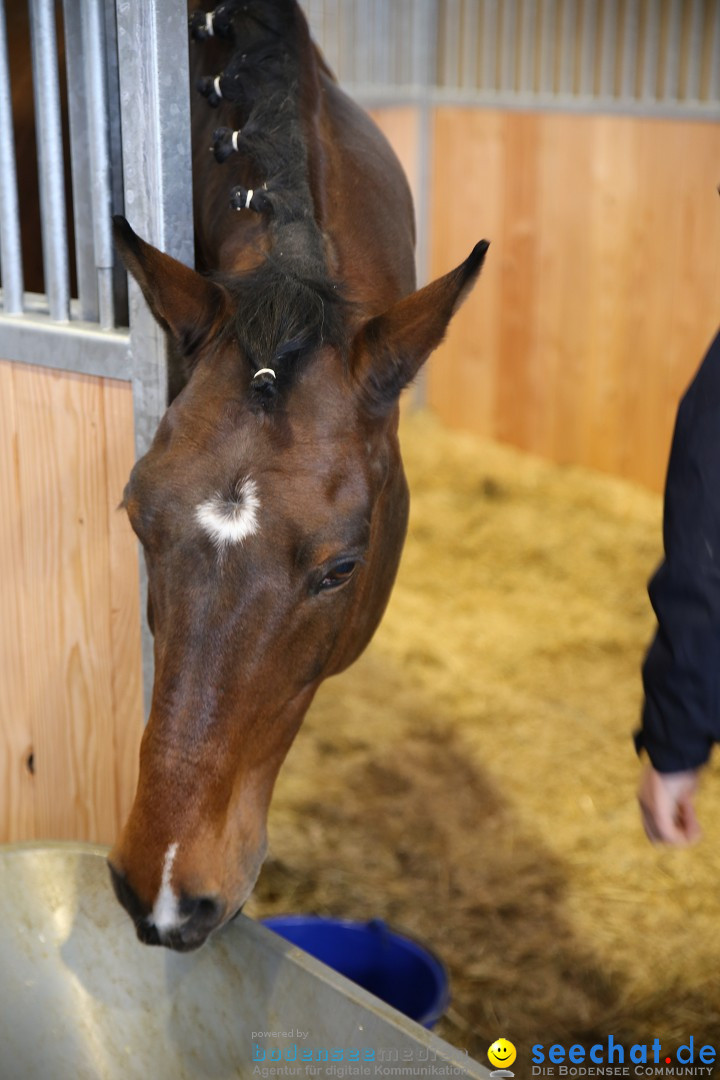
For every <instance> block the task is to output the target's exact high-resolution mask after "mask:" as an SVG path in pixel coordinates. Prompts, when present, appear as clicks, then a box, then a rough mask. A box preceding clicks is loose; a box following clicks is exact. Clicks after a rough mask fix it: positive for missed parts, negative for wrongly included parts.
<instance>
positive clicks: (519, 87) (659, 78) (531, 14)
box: [305, 0, 720, 116]
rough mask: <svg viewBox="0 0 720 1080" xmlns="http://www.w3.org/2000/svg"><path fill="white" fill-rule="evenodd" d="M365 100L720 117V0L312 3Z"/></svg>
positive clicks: (335, 62) (316, 23)
mask: <svg viewBox="0 0 720 1080" xmlns="http://www.w3.org/2000/svg"><path fill="white" fill-rule="evenodd" d="M305 7H306V10H307V12H308V15H309V18H310V22H311V25H312V28H313V31H314V33H315V35H316V38H317V40H318V41H319V42H320V43H321V46H322V48H323V50H324V52H325V55H326V57H327V59H328V61H329V63H330V65H331V67H333V68H334V70H335V71H336V72H337V74H338V76H339V78H340V80H341V82H343V83H344V84H346V85H347V86H348V88H350V89H352V90H353V92H354V93H356V94H358V95H359V96H362V97H363V98H365V99H366V100H375V101H377V100H381V99H383V98H386V99H391V100H392V99H397V98H405V99H408V98H413V97H416V98H417V97H429V98H430V99H431V100H433V101H445V102H457V101H468V102H476V103H481V102H486V103H490V104H494V105H497V104H507V105H516V106H522V107H528V106H533V105H534V106H535V107H539V108H547V107H548V106H555V107H561V108H563V109H568V108H582V109H590V110H600V111H607V110H609V109H610V110H612V111H616V110H622V111H631V112H634V111H638V110H640V111H647V112H654V113H660V114H663V115H676V114H677V113H679V112H680V113H686V114H688V115H693V116H698V115H711V116H720V0H393V2H392V3H388V2H387V0H309V2H308V3H306V5H305Z"/></svg>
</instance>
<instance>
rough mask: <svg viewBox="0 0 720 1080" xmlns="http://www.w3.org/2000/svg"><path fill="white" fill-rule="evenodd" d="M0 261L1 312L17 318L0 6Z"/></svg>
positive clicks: (13, 190)
mask: <svg viewBox="0 0 720 1080" xmlns="http://www.w3.org/2000/svg"><path fill="white" fill-rule="evenodd" d="M0 261H1V262H2V286H3V289H2V294H3V309H4V311H5V314H6V315H18V314H20V312H22V309H23V270H22V252H21V248H20V211H19V209H18V191H17V171H16V168H15V143H14V140H13V118H12V93H11V90H10V66H9V63H8V48H7V24H6V22H5V6H4V4H3V3H2V2H0Z"/></svg>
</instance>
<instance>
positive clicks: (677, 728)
mask: <svg viewBox="0 0 720 1080" xmlns="http://www.w3.org/2000/svg"><path fill="white" fill-rule="evenodd" d="M663 539H664V545H665V559H664V561H663V562H662V563H661V565H660V567H659V569H658V571H657V573H656V574H655V576H654V577H653V578H652V580H651V582H650V586H649V590H648V591H649V594H650V601H651V603H652V606H653V609H654V611H655V614H656V616H657V621H658V628H657V632H656V634H655V638H654V640H653V642H652V644H651V645H650V648H649V650H648V653H647V656H646V658H645V662H644V664H643V672H642V674H643V685H644V689H645V703H644V707H643V714H642V728H641V730H640V731H639V732H638V733H637V735H636V737H635V743H636V747H637V749H638V750H640V749H641V748H642V747H644V748H645V749H646V750H647V753H648V756H649V757H650V760H651V761H652V763H653V765H654V767H655V768H656V769H657V770H658V771H659V772H678V771H680V770H682V769H694V768H697V767H698V766H700V765H703V764H705V762H706V761H707V760H708V758H709V757H710V752H711V750H712V746H713V743H715V742H718V741H720V334H718V336H717V337H716V338H715V341H714V342H713V344H712V345H711V347H710V350H709V352H708V354H707V356H706V357H705V359H704V360H703V362H702V364H701V366H700V369H699V370H698V372H697V374H696V376H695V378H694V379H693V381H692V383H691V384H690V387H689V388H688V390H687V392H686V394H685V396H684V397H683V399H682V401H681V402H680V407H679V409H678V413H677V418H676V421H675V432H674V435H673V442H672V449H671V452H670V463H669V465H668V473H667V480H666V484H665V515H664V525H663Z"/></svg>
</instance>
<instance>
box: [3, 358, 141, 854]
mask: <svg viewBox="0 0 720 1080" xmlns="http://www.w3.org/2000/svg"><path fill="white" fill-rule="evenodd" d="M133 453H134V451H133V422H132V398H131V392H130V386H129V384H126V383H120V382H115V381H113V380H110V379H93V378H88V377H85V376H80V375H74V374H69V373H65V372H54V371H50V370H48V369H44V368H36V367H31V366H29V365H25V364H11V363H8V362H5V361H2V362H0V504H1V506H0V521H1V522H2V526H1V527H0V560H1V561H0V565H1V566H2V577H3V584H2V589H0V716H1V717H2V723H1V725H0V841H2V842H9V841H17V840H26V839H35V838H38V839H40V838H42V839H49V838H54V839H78V840H88V841H95V842H103V843H109V842H111V841H112V840H113V839H114V837H115V834H116V832H117V829H118V827H119V826H120V824H121V823H122V822H123V821H124V819H125V817H126V815H127V813H128V811H129V807H130V802H131V799H132V796H133V794H134V788H135V779H136V769H137V760H138V748H139V739H140V734H141V731H142V696H141V666H140V635H139V628H140V613H139V594H138V577H137V547H136V543H135V539H134V537H133V535H132V532H131V531H130V528H129V525H128V523H127V519H126V516H125V514H124V513H122V512H119V511H118V510H117V506H118V502H119V501H120V498H121V496H122V491H123V487H124V484H125V481H126V479H127V476H128V474H129V471H130V468H131V466H132V462H133Z"/></svg>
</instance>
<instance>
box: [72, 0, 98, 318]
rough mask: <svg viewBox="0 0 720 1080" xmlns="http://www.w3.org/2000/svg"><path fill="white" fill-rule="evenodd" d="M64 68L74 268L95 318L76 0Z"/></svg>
mask: <svg viewBox="0 0 720 1080" xmlns="http://www.w3.org/2000/svg"><path fill="white" fill-rule="evenodd" d="M63 29H64V35H65V68H66V70H67V84H68V90H69V93H68V118H69V121H70V166H71V170H72V189H73V226H74V229H75V266H76V268H77V287H78V300H79V303H80V318H81V319H85V320H87V321H88V322H97V319H98V295H97V277H96V275H95V258H94V252H93V219H92V215H91V214H90V213H88V210H89V207H90V206H91V205H92V195H91V187H90V158H89V151H90V140H89V134H90V133H89V131H88V122H87V84H86V81H85V61H84V56H83V35H82V11H81V8H80V5H79V4H78V2H77V0H63Z"/></svg>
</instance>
